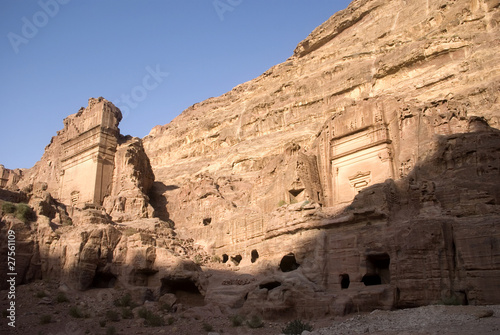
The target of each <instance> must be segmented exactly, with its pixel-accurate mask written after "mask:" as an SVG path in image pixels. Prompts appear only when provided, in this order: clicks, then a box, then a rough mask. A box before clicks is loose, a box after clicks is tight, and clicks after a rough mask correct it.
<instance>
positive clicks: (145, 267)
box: [2, 0, 500, 318]
mask: <svg viewBox="0 0 500 335" xmlns="http://www.w3.org/2000/svg"><path fill="white" fill-rule="evenodd" d="M499 21H500V2H499V1H482V0H472V1H469V0H467V1H466V0H458V1H448V0H439V1H431V2H429V1H424V0H416V1H412V2H407V1H382V0H356V1H353V2H352V3H351V5H350V6H349V7H348V8H347V9H346V10H344V11H341V12H339V13H337V14H335V15H333V16H332V17H331V18H330V19H329V20H328V21H327V22H325V23H324V24H322V25H321V26H320V27H318V28H317V29H316V30H314V31H313V32H312V33H311V35H310V36H309V37H308V38H307V39H306V40H304V41H302V42H301V43H299V45H298V46H297V48H296V49H295V52H294V54H293V55H292V56H291V57H290V58H289V59H288V60H287V61H286V62H284V63H282V64H279V65H276V66H274V67H273V68H271V69H269V70H268V71H266V72H265V73H264V74H263V75H261V76H260V77H258V78H256V79H254V80H252V81H249V82H247V83H244V84H241V85H239V86H237V87H235V88H234V89H233V90H232V91H231V92H228V93H226V94H224V95H222V96H220V97H217V98H211V99H208V100H206V101H204V102H201V103H199V104H195V105H193V106H192V107H190V108H188V109H187V110H186V111H184V112H183V113H182V114H181V115H179V116H178V117H177V118H176V119H175V120H173V121H172V122H171V123H170V124H168V125H165V126H157V127H155V128H153V129H152V131H151V132H150V134H149V135H148V136H146V137H145V138H144V139H143V140H140V139H137V138H130V137H122V136H120V135H119V130H118V128H117V126H118V122H119V119H120V113H119V111H118V110H117V109H116V107H114V106H113V105H112V104H111V103H109V102H107V101H106V100H104V99H91V100H90V101H89V107H87V108H86V109H82V110H81V111H80V112H79V113H77V114H75V115H72V116H70V117H68V119H66V121H65V128H64V129H63V130H62V131H61V132H59V134H58V136H56V137H54V138H53V140H52V143H51V144H50V145H49V146H48V147H47V149H46V152H45V154H44V156H43V157H42V160H41V161H40V162H38V163H37V165H35V167H34V168H32V169H30V170H29V171H26V172H25V173H24V177H23V179H22V180H21V181H20V182H19V183H18V186H19V187H23V186H26V185H28V184H33V185H40V184H37V183H36V182H45V183H46V184H44V185H45V186H43V187H41V188H40V187H39V186H33V187H32V190H38V191H36V192H35V191H33V192H32V193H33V194H30V195H29V196H30V204H32V206H33V207H34V208H35V209H36V213H37V214H38V216H39V218H38V221H37V227H36V229H35V227H26V226H22V225H21V224H20V223H19V222H17V221H15V220H14V219H13V218H11V217H10V216H6V218H4V219H2V220H3V221H2V222H3V223H2V224H3V226H2V227H3V228H2V229H7V228H8V227H14V228H16V229H19V231H20V233H21V232H22V234H24V235H26V236H27V237H26V241H28V242H29V243H28V246H27V247H26V248H27V249H26V250H28V251H27V252H26V254H29V253H32V254H34V255H35V256H33V259H32V260H29V259H27V260H26V262H25V265H24V266H23V269H25V270H24V272H22V273H25V275H24V277H23V278H24V279H23V280H30V279H32V278H35V277H36V276H40V275H41V276H44V275H56V276H60V277H61V278H64V279H65V280H67V281H68V282H69V283H70V284H71V285H72V286H73V287H75V288H78V289H87V288H89V287H109V286H113V285H114V284H115V282H120V283H121V284H122V285H125V286H127V287H129V288H134V289H136V290H138V291H140V292H142V293H141V294H142V296H143V297H144V296H145V295H146V294H149V296H150V298H151V299H160V301H164V302H168V304H170V305H171V306H173V305H174V304H176V301H177V300H179V301H180V300H182V299H181V298H183V297H184V298H185V297H186V294H188V299H185V300H184V301H185V302H187V303H188V304H190V306H191V307H193V306H197V305H198V304H203V303H208V304H214V305H220V306H223V307H225V308H232V309H239V310H241V311H242V312H245V313H252V312H258V313H261V314H262V315H265V316H266V317H269V318H272V317H281V316H286V317H291V316H301V317H313V316H319V315H325V314H333V315H338V314H345V313H349V312H352V311H358V310H373V309H391V308H395V307H409V306H420V305H425V304H430V303H436V302H440V301H441V302H443V301H454V302H458V303H465V304H490V303H499V302H500V293H499V292H500V291H499V290H498V283H497V282H498V277H499V276H500V243H499V240H500V230H499V222H500V191H499V190H500V187H499V186H500V185H499V183H500V178H499V176H500V130H499V128H500V123H499V117H500V103H499V101H498V96H499V91H500V65H499V64H500V52H499V49H500V39H499V36H500V34H499V30H500V28H499V26H498V23H499ZM60 152H62V153H63V154H62V156H59V155H58V153H60ZM87 155H90V156H92V157H93V158H94V159H93V160H88V161H87V160H85V159H84V158H85V157H87ZM82 162H83V163H82ZM96 164H97V165H96ZM99 164H100V165H99ZM96 166H100V167H102V168H103V171H105V172H103V173H102V174H100V175H99V174H95V173H94V172H92V171H95V169H94V168H95V167H96ZM80 169H84V170H85V173H90V174H91V175H87V174H86V176H88V177H89V180H91V181H92V183H91V184H90V186H87V185H89V184H85V185H84V184H83V183H82V182H81V180H80V179H78V178H75V177H74V176H75V174H76V173H79V172H78V171H80ZM89 171H90V172H89ZM63 172H64V173H63ZM92 173H94V174H92ZM71 176H73V177H71ZM94 180H95V181H99V183H93V181H94ZM99 185H100V186H99ZM47 192H49V193H47ZM75 192H76V193H75ZM35 193H36V194H37V195H35ZM77 195H78V196H77ZM150 198H151V204H153V205H154V207H155V208H154V211H153V208H152V206H151V205H150V204H149V203H150ZM75 199H76V200H75ZM61 203H62V204H61ZM87 203H91V204H92V206H89V205H86V204H87ZM63 205H66V207H67V209H68V213H69V214H70V215H69V216H71V219H72V222H73V226H68V225H67V224H64V222H66V216H65V215H66V211H65V210H64V206H63ZM101 205H103V206H102V207H101ZM153 216H158V218H152V217H153ZM167 219H168V220H167ZM117 222H121V223H122V224H121V225H117V224H116V223H117ZM172 222H173V223H175V231H173V230H172ZM89 223H93V225H89ZM63 226H64V227H63ZM29 248H31V249H29ZM218 259H220V261H221V263H222V264H220V263H219V262H218V261H217V260H218ZM193 261H194V262H193ZM195 263H197V264H195ZM37 264H38V265H37ZM200 264H201V265H203V266H202V267H200ZM37 266H38V267H37ZM37 271H38V272H37ZM148 292H149V293H148ZM179 292H182V293H179ZM186 292H187V293H186ZM172 294H173V295H175V297H174V296H172ZM200 297H201V298H200ZM185 302H180V304H185Z"/></svg>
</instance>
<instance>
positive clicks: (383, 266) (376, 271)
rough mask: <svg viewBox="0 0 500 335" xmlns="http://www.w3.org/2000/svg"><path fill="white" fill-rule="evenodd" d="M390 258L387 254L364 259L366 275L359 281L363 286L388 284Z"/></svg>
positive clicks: (389, 280)
mask: <svg viewBox="0 0 500 335" xmlns="http://www.w3.org/2000/svg"><path fill="white" fill-rule="evenodd" d="M390 263H391V258H390V257H389V255H388V254H387V253H383V254H375V255H368V256H367V257H366V274H365V275H364V276H363V279H362V280H361V281H362V282H363V283H364V284H365V286H372V285H382V284H389V283H390V282H391V273H390V271H389V265H390Z"/></svg>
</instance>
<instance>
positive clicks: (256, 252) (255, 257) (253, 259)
mask: <svg viewBox="0 0 500 335" xmlns="http://www.w3.org/2000/svg"><path fill="white" fill-rule="evenodd" d="M250 256H251V257H252V258H251V259H250V261H251V262H252V263H255V262H256V261H257V259H258V258H259V252H258V251H257V250H255V249H253V250H252V252H251V253H250Z"/></svg>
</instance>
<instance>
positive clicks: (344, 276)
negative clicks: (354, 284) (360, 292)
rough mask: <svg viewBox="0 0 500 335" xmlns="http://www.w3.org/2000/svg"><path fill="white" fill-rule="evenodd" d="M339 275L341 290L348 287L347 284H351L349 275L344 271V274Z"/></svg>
mask: <svg viewBox="0 0 500 335" xmlns="http://www.w3.org/2000/svg"><path fill="white" fill-rule="evenodd" d="M339 277H340V288H341V289H343V290H345V289H347V288H349V285H350V284H351V280H350V279H349V275H348V274H346V273H344V274H341V275H340V276H339Z"/></svg>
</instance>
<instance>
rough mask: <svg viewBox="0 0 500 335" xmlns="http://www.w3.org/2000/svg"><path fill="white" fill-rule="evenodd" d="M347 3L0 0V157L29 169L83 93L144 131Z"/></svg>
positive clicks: (250, 72)
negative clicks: (101, 100)
mask: <svg viewBox="0 0 500 335" xmlns="http://www.w3.org/2000/svg"><path fill="white" fill-rule="evenodd" d="M44 4H45V5H44ZM55 4H57V6H56V5H55ZM348 4H349V1H345V0H344V1H332V0H311V1H306V0H272V1H270V0H215V1H214V0H161V1H160V0H149V1H147V0H107V1H103V0H40V1H39V0H33V1H27V0H26V1H21V0H1V2H0V41H1V42H0V57H1V62H0V73H1V77H0V82H1V85H2V87H1V90H0V101H1V102H2V104H1V107H0V143H1V145H0V164H3V165H5V167H7V168H11V169H13V168H29V167H31V166H33V164H34V163H35V162H36V161H38V160H39V159H40V157H41V156H42V154H43V151H44V148H45V146H46V145H47V144H49V142H50V139H51V137H52V136H55V135H56V132H57V130H60V129H62V128H63V123H62V120H63V119H64V118H65V117H66V116H68V115H70V114H73V113H76V112H77V111H78V109H79V108H80V107H81V106H87V100H88V98H90V97H99V96H103V97H104V98H106V99H108V100H110V101H112V102H113V103H115V104H116V105H117V106H118V107H121V109H122V112H124V113H123V114H125V117H124V119H123V120H122V122H121V124H120V129H121V132H122V134H130V135H133V136H138V137H144V136H145V135H147V134H148V133H149V131H150V130H151V128H153V127H154V126H155V125H158V124H162V125H163V124H166V123H168V122H170V121H171V120H172V119H173V118H174V117H175V116H177V115H178V114H180V113H181V112H182V111H183V110H184V109H186V108H187V107H189V106H191V105H192V104H194V103H197V102H200V101H203V100H205V99H207V98H209V97H214V96H219V95H221V94H223V93H225V92H227V91H229V90H231V89H232V88H233V87H234V86H236V85H238V84H241V83H243V82H246V81H248V80H251V79H253V78H255V77H257V76H259V75H260V74H262V73H263V72H265V71H266V70H267V69H269V68H270V67H271V66H273V65H276V64H278V63H281V62H283V61H285V60H286V59H287V58H288V57H290V56H291V55H292V53H293V50H294V48H295V46H296V45H297V44H298V43H299V42H300V41H301V40H303V39H304V38H305V37H307V35H308V34H309V33H310V32H311V31H312V30H313V29H314V28H316V27H317V26H319V25H320V24H321V23H323V22H324V21H326V20H327V19H328V18H329V17H330V16H331V15H333V14H334V13H335V12H337V11H339V10H341V9H344V8H346V7H347V5H348ZM216 5H217V8H216ZM158 71H159V72H160V73H157V74H156V76H151V75H149V76H148V74H150V73H151V72H158ZM165 73H168V76H166V75H165ZM155 78H156V80H155ZM124 95H128V96H130V97H131V98H129V99H130V100H129V101H124V99H123V96H124Z"/></svg>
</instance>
